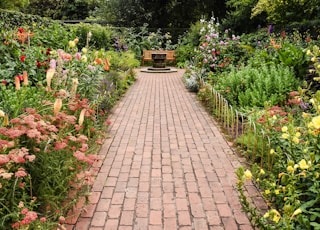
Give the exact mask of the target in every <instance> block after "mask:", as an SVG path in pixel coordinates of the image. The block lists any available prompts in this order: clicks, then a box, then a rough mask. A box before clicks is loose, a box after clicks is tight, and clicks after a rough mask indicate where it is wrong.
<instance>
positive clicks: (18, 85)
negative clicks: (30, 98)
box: [14, 76, 20, 90]
mask: <svg viewBox="0 0 320 230" xmlns="http://www.w3.org/2000/svg"><path fill="white" fill-rule="evenodd" d="M14 83H15V86H16V90H20V78H19V77H18V76H15V77H14Z"/></svg>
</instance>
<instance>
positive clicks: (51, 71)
mask: <svg viewBox="0 0 320 230" xmlns="http://www.w3.org/2000/svg"><path fill="white" fill-rule="evenodd" d="M55 72H56V70H55V69H52V68H50V69H49V70H48V71H47V75H46V80H47V90H48V91H51V80H52V78H53V75H54V73H55Z"/></svg>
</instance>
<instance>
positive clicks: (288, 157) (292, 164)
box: [185, 21, 320, 229]
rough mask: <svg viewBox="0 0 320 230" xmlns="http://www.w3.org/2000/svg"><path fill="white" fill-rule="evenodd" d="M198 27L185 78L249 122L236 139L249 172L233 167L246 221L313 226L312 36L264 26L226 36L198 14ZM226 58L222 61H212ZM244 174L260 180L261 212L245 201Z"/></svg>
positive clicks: (315, 121)
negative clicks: (263, 202)
mask: <svg viewBox="0 0 320 230" xmlns="http://www.w3.org/2000/svg"><path fill="white" fill-rule="evenodd" d="M203 31H205V32H206V33H202V32H203ZM199 34H200V35H201V38H200V41H201V43H200V44H199V47H195V48H196V52H195V53H196V57H195V58H194V60H197V61H194V60H192V61H191V62H189V64H188V65H186V67H187V70H186V74H185V80H186V86H187V87H188V88H190V89H196V90H199V93H198V95H199V99H201V100H203V101H204V102H206V104H207V105H211V104H210V97H211V98H212V101H215V100H216V98H214V96H213V95H212V94H211V92H212V89H211V88H210V87H213V88H214V89H215V90H216V91H218V92H219V93H220V95H223V96H224V97H225V98H226V99H227V101H228V105H229V104H230V105H232V106H233V107H236V108H237V110H238V111H239V110H240V111H241V112H243V114H244V115H243V116H242V117H241V119H242V121H241V122H247V123H248V124H249V125H248V127H247V128H246V129H245V132H244V133H243V135H242V136H240V137H239V138H238V139H237V140H236V143H239V144H240V145H241V146H242V147H243V148H242V153H243V154H245V155H246V156H247V157H248V159H251V160H252V161H253V162H250V164H252V165H253V167H252V170H251V171H252V172H251V171H250V170H245V169H244V168H243V167H241V168H239V170H238V171H237V175H238V177H239V181H238V189H239V191H240V196H241V200H242V201H243V205H244V209H245V211H247V212H249V213H250V216H251V218H252V221H253V224H255V225H257V226H258V227H259V228H261V229H319V226H320V218H319V214H318V213H319V193H318V190H319V183H318V178H319V172H318V171H319V159H320V155H319V131H320V123H319V120H320V118H319V111H320V110H319V108H320V107H319V105H320V94H319V91H311V90H310V89H311V88H312V89H314V88H316V87H313V85H316V84H318V81H319V73H320V71H319V68H320V63H319V56H320V51H319V48H318V46H317V45H316V44H317V43H319V41H318V40H314V39H313V38H314V37H313V38H312V37H311V36H309V35H308V34H303V35H301V34H299V33H297V32H294V33H293V34H287V33H286V32H284V31H283V32H281V33H280V34H274V33H269V34H267V33H266V30H265V34H263V33H262V32H260V33H258V34H251V35H244V36H241V37H240V38H237V43H234V42H233V41H234V40H232V38H233V37H234V36H232V37H230V38H229V39H228V37H225V36H223V33H221V32H220V31H219V26H218V25H217V24H215V23H213V21H210V22H204V23H203V29H201V30H199ZM226 38H227V39H228V40H226ZM226 43H227V44H226ZM222 45H223V46H222ZM217 51H220V52H219V55H217ZM226 58H227V59H228V62H227V63H226V62H222V63H225V65H223V66H221V64H220V68H219V69H217V68H212V67H216V65H217V64H218V63H221V62H220V61H221V60H225V59H226ZM218 65H219V64H218ZM221 67H223V68H221ZM307 68H309V70H308V69H307ZM307 75H308V76H309V77H308V78H310V76H312V77H311V78H312V81H309V80H310V79H308V78H306V76H307ZM306 80H308V81H306ZM191 83H192V84H191ZM208 84H211V85H210V86H208ZM310 84H313V85H310ZM190 85H191V86H192V87H190ZM208 89H209V90H208ZM228 105H227V106H228ZM221 106H222V105H221V104H220V105H219V106H218V107H221ZM227 106H226V107H227ZM223 108H225V107H223ZM213 112H214V113H215V111H213ZM233 113H234V112H233ZM231 114H232V112H231V111H230V112H229V116H231ZM219 118H221V117H219ZM226 119H229V120H231V119H232V118H230V117H227V118H226ZM227 122H228V121H226V122H225V123H227ZM225 123H224V124H225ZM230 128H231V127H230ZM263 137H264V138H263ZM266 149H267V151H266ZM246 179H249V180H253V179H254V183H256V184H258V185H259V186H260V189H261V190H262V191H263V192H262V194H263V196H264V197H265V198H266V200H267V203H268V204H269V205H270V210H269V211H268V212H266V213H262V214H261V213H259V212H257V210H255V209H254V208H253V207H252V206H251V204H250V202H248V199H247V197H246V196H245V192H244V190H243V186H244V184H245V180H246Z"/></svg>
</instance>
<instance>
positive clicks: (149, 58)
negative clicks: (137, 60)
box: [141, 50, 176, 66]
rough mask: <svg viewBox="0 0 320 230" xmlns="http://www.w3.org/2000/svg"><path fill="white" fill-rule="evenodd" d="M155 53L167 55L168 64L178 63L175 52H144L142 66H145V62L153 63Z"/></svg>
mask: <svg viewBox="0 0 320 230" xmlns="http://www.w3.org/2000/svg"><path fill="white" fill-rule="evenodd" d="M154 53H161V54H163V53H165V54H166V62H167V63H168V62H172V63H174V64H175V62H176V54H175V51H174V50H144V51H143V55H142V61H141V65H142V66H143V65H144V62H145V61H153V60H152V54H154Z"/></svg>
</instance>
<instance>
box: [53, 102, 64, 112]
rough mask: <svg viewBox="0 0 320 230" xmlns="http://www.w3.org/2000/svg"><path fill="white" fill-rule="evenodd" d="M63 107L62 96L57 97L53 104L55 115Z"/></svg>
mask: <svg viewBox="0 0 320 230" xmlns="http://www.w3.org/2000/svg"><path fill="white" fill-rule="evenodd" d="M61 108H62V99H61V98H57V99H56V101H55V102H54V104H53V113H54V115H57V114H58V112H59V111H60V110H61Z"/></svg>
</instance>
